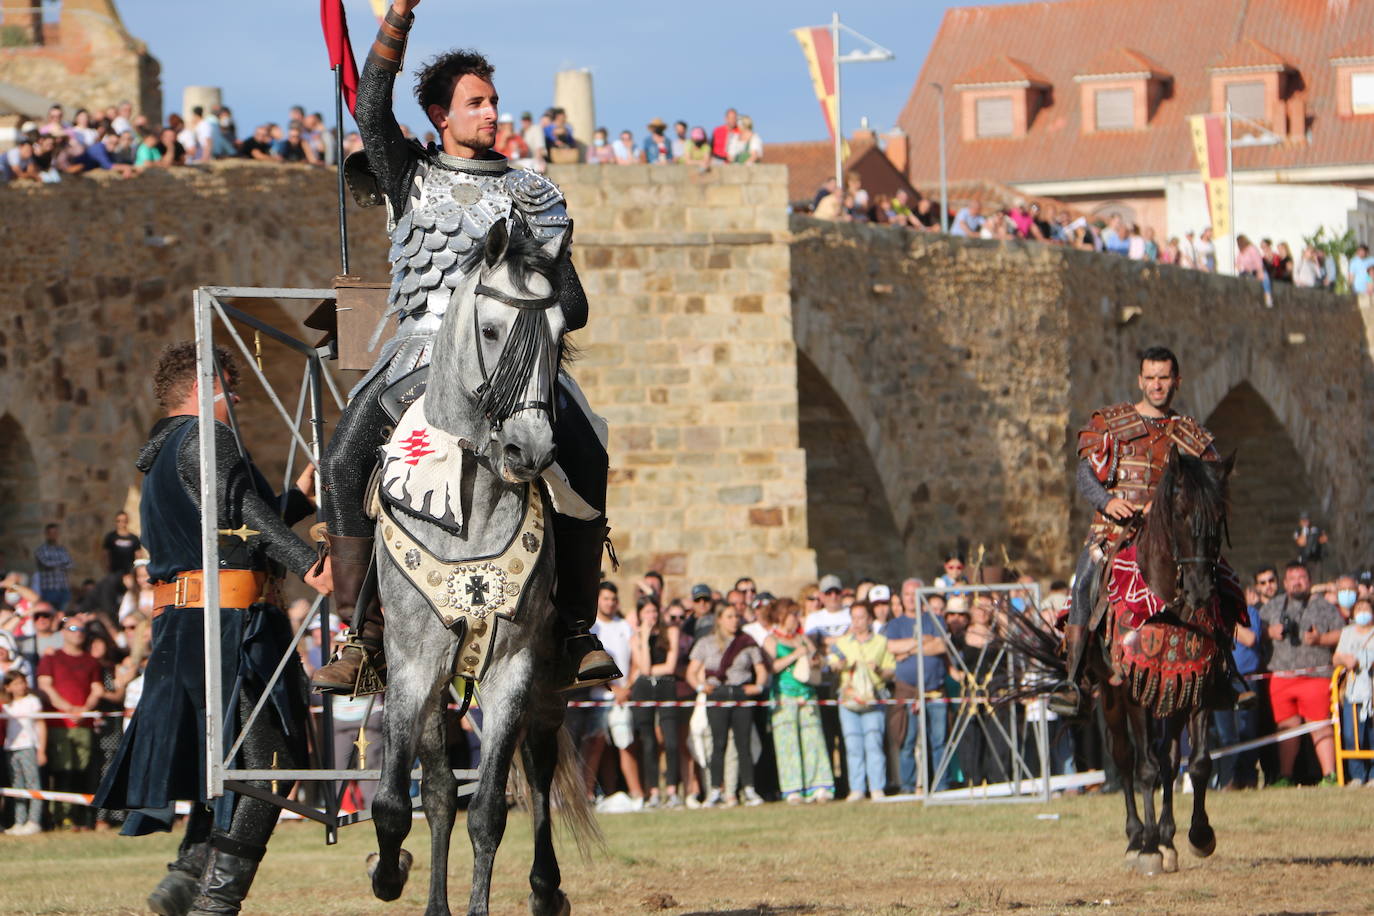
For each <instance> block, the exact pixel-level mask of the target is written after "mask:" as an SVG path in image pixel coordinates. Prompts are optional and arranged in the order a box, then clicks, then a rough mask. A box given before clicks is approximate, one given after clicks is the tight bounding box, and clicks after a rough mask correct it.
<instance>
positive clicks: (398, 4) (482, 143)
mask: <svg viewBox="0 0 1374 916" xmlns="http://www.w3.org/2000/svg"><path fill="white" fill-rule="evenodd" d="M418 3H419V0H395V2H394V3H393V5H392V6H391V7H390V8H389V9H388V10H387V12H386V17H385V20H384V21H383V23H382V25H381V28H380V30H379V31H378V34H377V38H376V41H375V42H374V44H373V46H372V50H371V52H370V53H369V54H368V57H367V63H366V65H365V66H364V68H363V72H362V77H361V80H360V83H359V87H358V103H357V111H356V120H357V123H358V130H359V133H360V134H361V135H362V139H363V143H364V146H365V148H366V152H365V153H354V154H353V155H352V156H350V157H349V159H348V161H347V162H346V163H345V173H346V176H347V178H348V180H349V186H350V188H351V190H352V192H353V196H354V199H355V200H356V201H357V202H358V203H360V204H362V205H363V206H375V205H378V204H383V203H384V204H385V205H386V208H387V226H388V230H389V232H390V235H391V241H392V246H391V251H390V255H389V257H390V261H391V264H392V276H391V289H390V293H389V295H388V299H387V302H388V309H387V313H386V316H387V320H390V319H391V318H392V317H393V316H394V317H395V319H396V322H397V323H396V331H395V335H394V336H393V337H392V338H391V339H390V340H389V341H387V343H386V345H385V346H384V347H383V349H382V353H381V356H380V357H379V358H378V360H377V362H376V365H374V366H373V368H372V370H371V371H370V372H368V373H367V375H366V376H365V377H364V378H363V380H362V381H361V382H359V383H358V385H357V386H356V387H355V388H354V390H353V391H352V398H351V400H350V403H349V405H348V407H347V409H346V410H345V411H344V413H343V416H342V417H341V418H340V419H339V423H338V426H337V428H336V429H335V432H334V435H333V437H332V439H331V441H330V443H329V446H328V448H327V450H326V452H325V454H324V457H323V460H322V462H321V473H322V478H323V481H324V490H325V504H324V508H325V514H326V518H327V527H328V531H327V533H326V535H325V538H326V541H327V542H328V551H329V556H330V557H331V562H332V565H333V573H334V587H335V591H334V599H335V610H336V612H337V613H338V614H339V615H340V616H341V617H342V618H344V619H346V620H350V621H351V623H352V629H351V631H350V634H349V636H348V637H347V638H346V639H345V640H344V642H343V644H342V646H341V649H340V651H339V653H338V654H337V655H336V657H335V658H334V659H333V660H332V661H331V662H330V663H329V664H327V665H325V666H324V667H322V668H320V669H319V670H318V671H316V672H315V674H314V676H313V677H312V678H311V681H312V683H313V684H314V686H315V689H316V690H320V691H325V692H333V693H354V694H356V693H362V692H370V691H373V690H376V689H380V688H381V685H382V681H383V679H384V677H385V672H386V662H385V654H384V652H383V641H384V637H383V634H384V627H383V621H382V615H381V608H380V607H379V604H378V602H377V601H376V600H375V598H369V597H367V596H366V593H367V592H368V591H369V589H368V588H366V585H367V584H368V582H369V575H368V574H369V569H371V568H373V555H374V543H373V521H372V520H371V519H370V518H369V517H368V516H367V514H366V512H365V510H364V504H365V503H366V502H367V488H368V486H369V481H370V480H371V479H372V475H373V471H374V468H375V467H376V466H377V450H378V447H379V446H381V445H382V444H383V430H384V429H387V428H389V427H391V426H392V425H393V424H395V423H396V422H398V420H399V419H400V414H401V412H402V410H404V408H405V407H406V406H407V405H408V404H409V403H410V402H412V401H413V400H414V399H415V397H416V396H417V395H418V394H419V393H420V392H421V391H423V390H424V377H425V375H426V373H427V371H428V366H429V363H430V359H431V355H432V351H433V349H434V338H435V335H436V333H437V332H438V329H439V326H440V324H441V322H442V320H443V318H444V315H445V313H446V311H447V309H448V308H449V307H450V300H451V299H452V298H453V296H454V292H455V290H456V289H457V288H458V287H459V286H460V284H461V283H462V282H463V281H464V280H465V279H466V278H468V277H470V276H471V275H472V273H473V271H474V270H476V269H477V267H478V265H479V264H480V262H481V259H482V254H483V251H484V243H485V241H486V239H487V235H488V233H489V232H490V231H491V229H492V227H493V226H494V225H496V224H497V223H498V222H501V221H504V220H508V221H509V222H510V224H511V230H510V233H511V235H512V236H515V237H517V238H518V237H521V236H529V237H531V238H532V239H534V240H535V241H536V242H537V243H539V244H541V245H542V244H551V245H552V246H553V248H554V249H556V261H555V263H554V265H553V268H552V273H553V279H554V280H555V281H556V282H555V284H554V286H555V289H556V292H554V293H552V295H555V296H556V297H557V299H556V304H557V305H558V306H559V309H560V311H561V313H562V317H563V322H564V324H565V327H566V330H569V331H573V330H577V329H578V328H581V327H583V326H584V325H585V324H586V321H587V300H586V297H585V295H584V294H583V291H582V285H581V283H580V282H579V281H578V277H577V272H576V270H574V268H573V266H572V261H571V259H570V257H569V254H568V251H567V245H566V244H557V243H558V242H559V241H560V240H563V239H565V237H567V236H569V235H570V234H571V231H572V226H571V223H570V221H569V219H568V216H567V210H566V207H565V205H564V201H563V195H562V193H561V192H560V191H559V190H558V188H557V187H556V186H555V185H554V184H553V183H552V182H550V181H548V180H547V179H545V178H544V177H543V176H542V175H538V174H536V173H534V172H531V171H526V170H523V169H512V168H511V167H510V165H509V163H508V162H507V160H506V159H505V157H504V156H501V155H499V154H497V153H495V152H494V151H493V150H492V147H493V144H494V142H495V135H496V119H497V102H498V99H497V95H496V89H495V88H494V87H493V86H492V83H491V78H492V74H493V68H492V66H491V64H489V63H488V62H487V60H486V59H485V58H483V57H482V55H480V54H477V53H476V52H473V51H452V52H449V53H447V54H443V55H440V56H439V57H437V58H435V59H434V60H433V61H431V62H430V63H429V64H428V65H427V66H426V67H425V68H424V69H422V70H421V71H420V73H419V76H418V78H417V80H416V97H417V99H418V101H419V103H420V106H421V108H422V109H424V111H425V115H426V117H427V118H428V119H429V121H430V123H432V124H433V125H434V127H435V129H436V130H437V131H438V132H439V134H440V136H441V138H442V142H441V148H436V147H435V146H434V145H433V144H431V145H430V146H429V147H424V146H421V145H420V144H418V143H417V142H415V141H413V140H408V139H407V138H406V137H405V136H404V135H403V133H402V131H401V128H400V126H399V125H398V124H397V122H396V118H395V115H394V114H393V112H392V108H391V98H392V89H393V85H394V83H395V79H396V74H397V73H398V72H399V71H400V69H401V62H402V58H403V56H404V52H405V44H406V38H407V35H408V34H409V31H410V27H411V23H412V22H413V21H414V13H413V12H412V10H413V9H414V8H415V6H416V5H417V4H418ZM555 362H556V360H555ZM488 381H489V382H490V383H491V384H489V387H488V394H487V396H486V399H485V400H484V410H485V411H486V415H487V418H488V419H490V420H492V421H494V422H495V423H497V424H499V423H500V422H502V420H504V419H505V418H506V417H507V416H508V415H509V413H512V412H515V411H517V410H524V409H530V408H532V407H534V406H539V407H543V408H547V409H548V411H549V413H550V414H551V415H552V417H553V441H554V443H555V444H556V446H557V450H558V457H559V460H560V466H561V468H562V470H563V472H564V474H563V479H565V480H566V481H567V483H568V484H569V485H570V488H571V490H573V491H575V492H576V493H577V494H578V495H579V497H580V500H581V502H583V503H585V504H586V505H589V506H591V507H594V509H595V512H594V513H592V514H591V515H590V516H587V515H586V513H578V516H579V517H574V516H573V515H569V514H566V513H562V512H558V511H555V512H554V513H552V516H551V519H550V526H551V528H552V530H553V532H554V533H555V534H556V536H557V539H558V550H557V554H556V560H555V563H556V577H555V578H556V587H555V593H554V606H555V608H556V609H557V627H558V631H559V633H560V634H561V635H562V637H563V647H564V648H563V658H562V662H561V664H562V666H563V668H564V669H565V670H564V671H563V674H562V677H563V685H564V686H565V687H573V686H576V687H584V686H591V685H595V684H599V683H604V682H606V681H608V680H613V679H615V678H618V677H620V676H621V672H620V671H619V669H618V668H617V667H616V665H615V662H614V661H613V660H612V659H611V657H610V656H609V655H608V654H607V653H606V652H605V650H604V649H603V648H602V647H601V644H600V642H599V641H598V640H597V638H596V637H595V636H594V635H592V634H591V632H590V626H591V624H592V622H593V620H594V619H595V610H596V593H597V586H598V584H599V583H600V581H601V575H600V573H601V559H602V552H603V546H604V544H605V542H606V536H607V533H608V532H609V529H608V528H607V527H606V518H605V514H604V510H605V505H606V475H607V468H608V460H607V455H606V451H605V447H604V442H602V441H601V438H600V437H599V436H598V435H597V430H596V427H595V425H594V421H593V419H592V418H591V417H590V416H589V414H590V411H589V410H587V409H586V402H585V400H584V399H583V398H582V396H581V393H580V392H579V391H578V390H577V386H576V383H574V382H573V381H572V379H571V377H570V376H568V375H567V374H566V373H559V374H557V377H556V378H555V379H553V380H552V381H553V386H552V389H551V392H550V395H549V397H550V403H548V404H545V405H528V404H521V403H509V404H507V403H502V402H500V399H499V398H497V397H495V395H494V394H492V392H493V391H494V390H495V389H496V388H497V387H499V386H498V385H497V384H496V383H495V379H491V380H488ZM432 400H433V399H431V401H432ZM469 584H471V583H469ZM479 590H480V589H479ZM372 591H375V590H372ZM360 598H361V599H362V601H361V604H362V606H361V607H358V605H359V603H360Z"/></svg>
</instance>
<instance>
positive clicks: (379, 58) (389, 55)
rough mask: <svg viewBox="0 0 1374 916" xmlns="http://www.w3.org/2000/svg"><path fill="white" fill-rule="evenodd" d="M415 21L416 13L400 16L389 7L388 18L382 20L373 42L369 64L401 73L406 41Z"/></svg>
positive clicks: (390, 71)
mask: <svg viewBox="0 0 1374 916" xmlns="http://www.w3.org/2000/svg"><path fill="white" fill-rule="evenodd" d="M414 21H415V14H414V13H410V14H408V15H406V16H398V15H397V14H396V10H395V9H393V8H392V7H387V9H386V17H385V18H383V19H382V24H381V26H380V27H379V28H378V29H377V37H376V39H374V40H373V42H372V50H371V51H369V52H368V53H367V62H368V63H370V64H373V65H374V66H377V67H380V68H381V69H383V70H385V71H387V72H388V73H400V72H401V63H402V62H403V61H404V60H405V54H406V39H407V38H408V37H409V36H410V26H411V24H412V23H413V22H414Z"/></svg>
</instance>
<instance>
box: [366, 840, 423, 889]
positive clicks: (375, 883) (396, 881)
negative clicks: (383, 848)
mask: <svg viewBox="0 0 1374 916" xmlns="http://www.w3.org/2000/svg"><path fill="white" fill-rule="evenodd" d="M414 861H415V857H414V856H412V855H411V854H410V850H408V849H402V850H401V854H400V855H399V856H397V857H396V865H395V866H394V867H392V868H386V867H384V866H383V864H382V857H381V856H380V855H379V854H378V853H375V852H373V853H369V854H368V856H367V876H368V877H369V878H371V879H372V895H373V896H374V897H376V898H377V899H378V900H387V901H391V900H395V899H397V898H398V897H400V896H401V892H402V891H403V890H405V887H406V879H407V878H409V877H410V865H411V863H412V862H414Z"/></svg>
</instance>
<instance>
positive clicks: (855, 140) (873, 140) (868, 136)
mask: <svg viewBox="0 0 1374 916" xmlns="http://www.w3.org/2000/svg"><path fill="white" fill-rule="evenodd" d="M849 144H850V146H853V147H858V146H859V145H860V144H863V145H864V146H876V145H877V144H878V135H877V134H875V133H874V132H873V128H871V127H869V126H868V118H860V119H859V129H858V130H856V131H854V135H853V136H852V137H850V138H849Z"/></svg>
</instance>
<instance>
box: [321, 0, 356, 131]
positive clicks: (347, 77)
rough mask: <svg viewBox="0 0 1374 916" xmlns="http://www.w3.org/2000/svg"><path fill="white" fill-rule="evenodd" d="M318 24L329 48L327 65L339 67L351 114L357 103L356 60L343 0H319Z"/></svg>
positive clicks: (345, 98) (345, 100)
mask: <svg viewBox="0 0 1374 916" xmlns="http://www.w3.org/2000/svg"><path fill="white" fill-rule="evenodd" d="M320 25H321V26H322V27H323V28H324V43H325V47H327V48H328V49H329V66H330V68H331V69H332V68H334V67H338V68H339V74H340V76H341V79H340V82H341V83H342V85H343V94H344V102H345V103H347V105H348V112H349V114H352V113H353V109H354V108H356V107H357V105H358V62H357V61H355V60H354V59H353V45H352V44H350V43H349V40H348V20H347V19H346V18H344V8H343V0H320Z"/></svg>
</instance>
